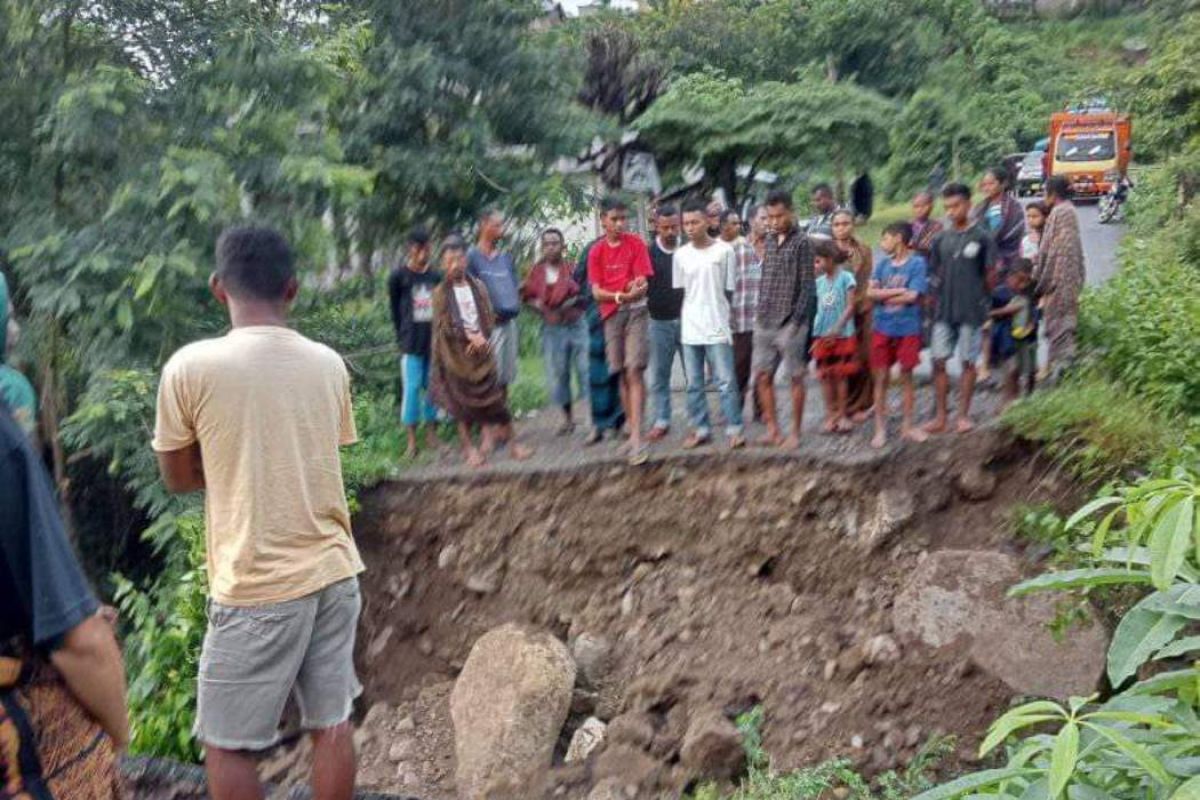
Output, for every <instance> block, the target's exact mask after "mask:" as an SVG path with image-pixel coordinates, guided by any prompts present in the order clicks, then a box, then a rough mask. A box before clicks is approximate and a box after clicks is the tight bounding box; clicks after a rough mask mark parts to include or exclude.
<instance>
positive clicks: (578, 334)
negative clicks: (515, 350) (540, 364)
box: [542, 317, 588, 408]
mask: <svg viewBox="0 0 1200 800" xmlns="http://www.w3.org/2000/svg"><path fill="white" fill-rule="evenodd" d="M542 355H543V357H544V358H545V359H546V390H547V391H548V392H549V393H550V401H551V402H552V403H554V405H556V406H558V407H560V408H561V407H562V406H566V405H570V403H571V370H572V368H574V371H575V379H576V380H577V381H578V382H579V396H580V397H582V396H583V395H584V394H585V393H586V392H587V388H588V329H587V320H586V319H584V318H583V317H580V318H579V319H577V320H576V321H574V322H568V323H567V324H565V325H548V324H546V325H542Z"/></svg>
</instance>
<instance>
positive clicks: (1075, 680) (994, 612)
mask: <svg viewBox="0 0 1200 800" xmlns="http://www.w3.org/2000/svg"><path fill="white" fill-rule="evenodd" d="M1020 579H1021V569H1020V562H1019V561H1018V560H1017V559H1015V558H1013V557H1011V556H1008V555H1004V554H1003V553H996V552H991V551H984V550H944V551H941V552H937V553H932V554H930V556H929V557H928V558H926V559H925V560H924V561H923V562H921V564H920V565H919V566H918V567H917V569H916V570H915V571H914V572H913V574H912V576H911V578H910V579H909V580H908V583H907V584H906V585H905V587H904V589H903V590H902V591H901V593H900V595H899V596H898V597H897V598H896V603H895V607H894V609H893V613H892V621H893V624H894V626H895V629H896V631H897V632H899V633H900V634H901V635H902V636H907V637H909V638H911V639H915V640H917V641H920V642H921V643H923V644H925V645H928V646H930V647H934V648H942V647H947V646H950V645H952V644H955V643H962V642H966V643H967V645H968V648H969V650H968V652H969V654H970V659H971V660H972V661H973V662H974V663H975V664H976V665H978V666H979V667H980V668H981V669H983V670H985V671H986V672H988V673H989V674H991V675H993V676H994V677H996V678H999V679H1000V680H1002V681H1004V682H1005V683H1006V684H1007V685H1008V686H1009V687H1011V688H1012V689H1013V690H1014V691H1016V692H1018V693H1020V694H1025V695H1036V696H1045V697H1054V698H1058V699H1060V700H1065V699H1067V698H1068V697H1071V696H1087V695H1089V694H1091V693H1092V692H1094V691H1095V689H1096V684H1097V683H1098V681H1099V679H1100V677H1101V675H1102V674H1103V672H1104V659H1105V652H1106V650H1107V647H1108V635H1107V632H1106V631H1105V630H1104V629H1103V627H1102V626H1101V625H1100V624H1098V623H1093V624H1091V625H1088V626H1086V627H1081V626H1076V627H1072V628H1070V629H1068V630H1067V631H1066V632H1065V634H1064V635H1063V636H1062V637H1061V640H1060V639H1056V638H1055V636H1054V634H1053V633H1052V632H1051V631H1050V629H1049V625H1050V623H1051V622H1052V621H1053V620H1054V619H1055V617H1056V616H1057V608H1056V605H1055V600H1054V598H1053V597H1052V596H1048V595H1037V594H1035V595H1029V596H1026V597H1008V596H1007V594H1006V592H1007V590H1008V589H1009V587H1011V586H1012V585H1014V584H1015V583H1017V582H1018V581H1019V580H1020Z"/></svg>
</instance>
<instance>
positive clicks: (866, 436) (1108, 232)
mask: <svg viewBox="0 0 1200 800" xmlns="http://www.w3.org/2000/svg"><path fill="white" fill-rule="evenodd" d="M1079 218H1080V227H1081V233H1082V235H1083V242H1084V253H1085V256H1086V258H1087V277H1088V284H1089V285H1096V284H1100V283H1103V282H1104V281H1106V280H1108V278H1110V277H1112V275H1113V274H1114V273H1115V272H1116V269H1117V247H1118V245H1119V244H1120V240H1121V236H1122V235H1123V233H1124V228H1123V226H1121V225H1101V224H1100V223H1099V221H1098V220H1097V209H1096V205H1095V204H1094V203H1093V204H1087V205H1081V206H1079ZM877 255H878V254H877ZM1041 357H1042V358H1044V357H1045V353H1042V354H1041ZM921 362H922V363H921V366H920V367H919V368H918V370H917V377H918V380H922V381H928V379H929V376H930V373H931V366H930V359H929V351H928V350H926V351H925V352H923V353H922V354H921ZM956 371H957V370H956V367H955V366H954V364H953V363H952V364H951V372H952V373H953V372H956ZM672 388H673V389H674V391H673V401H672V405H673V411H674V414H673V417H674V419H673V420H672V432H671V436H670V437H669V438H668V439H666V440H664V441H663V442H661V443H659V444H658V445H656V446H655V447H654V448H653V450H652V457H653V458H654V459H655V460H658V459H660V458H667V457H674V456H678V455H680V454H681V453H683V452H684V451H682V450H681V448H680V444H681V442H682V440H683V437H684V435H685V433H686V430H687V420H686V417H685V416H684V411H683V407H684V394H683V388H684V380H683V373H682V370H681V369H680V368H678V367H677V368H676V374H675V376H674V379H673V380H672ZM781 388H782V387H781ZM785 392H786V390H785V391H784V392H781V393H780V395H779V400H780V407H781V409H780V410H781V411H782V412H784V415H785V416H786V412H787V409H786V405H787V403H786V393H785ZM930 395H931V392H930V390H929V389H928V388H923V389H921V390H919V392H918V403H917V405H918V409H917V414H918V416H919V417H922V418H927V417H928V416H929V415H931V414H932V408H931V404H932V398H931V396H930ZM708 397H709V409H710V413H713V412H715V411H716V410H717V396H716V393H715V392H711V391H710V392H709V395H708ZM808 398H809V399H808V404H807V406H806V408H805V414H804V423H805V424H804V427H805V430H806V431H808V432H809V433H808V434H807V435H806V436H805V443H804V445H803V448H802V450H801V453H802V455H803V456H805V457H808V458H815V459H820V460H822V461H823V462H825V463H828V462H839V463H861V462H863V461H871V460H873V459H874V458H877V457H879V456H880V455H886V454H887V452H888V451H887V450H885V451H884V453H883V454H879V453H876V452H875V451H873V450H872V449H871V448H870V447H869V441H870V437H871V426H870V425H863V426H860V428H859V430H857V431H855V432H853V433H851V434H849V435H846V436H835V437H831V436H822V435H819V434H817V433H815V431H816V430H817V428H818V426H819V425H820V420H821V418H822V417H823V414H824V408H823V404H822V402H821V388H820V384H819V383H818V382H817V381H816V380H815V379H812V378H810V380H809V392H808ZM999 399H1000V398H999V397H998V395H997V394H996V392H995V391H994V389H992V388H990V387H981V389H980V391H979V393H978V396H977V398H976V403H975V408H974V411H975V414H974V415H973V416H975V417H976V419H978V420H980V421H986V420H989V419H991V418H994V416H995V412H996V409H997V407H998V405H999ZM898 402H899V396H898V394H896V393H895V392H893V397H892V403H893V405H895V404H898ZM951 402H952V403H953V400H952V401H951ZM897 410H898V409H897ZM558 421H559V418H558V415H557V414H556V413H554V412H553V411H542V412H538V413H536V414H534V415H532V416H530V417H529V418H526V419H524V420H520V421H519V422H518V431H519V434H520V436H521V439H522V440H523V441H526V442H528V443H529V444H531V445H533V446H534V448H535V449H536V453H535V455H534V458H533V459H532V460H530V461H527V462H514V461H512V460H510V459H508V458H507V457H506V456H505V455H504V454H503V453H500V454H498V455H497V456H496V457H495V458H494V460H493V463H492V464H489V465H488V466H487V467H485V468H484V470H483V472H485V473H491V472H502V473H513V472H517V473H539V472H543V471H546V470H557V469H571V468H574V467H578V466H581V465H583V464H588V463H620V462H621V458H620V456H619V454H618V452H617V449H616V443H612V442H607V441H606V442H604V443H602V444H600V445H597V446H594V447H584V446H583V443H582V437H583V431H582V429H581V430H580V432H577V433H576V434H575V435H574V436H573V437H571V438H559V437H557V436H555V435H554V429H555V428H556V427H557V426H558ZM714 421H715V420H714ZM781 421H782V422H784V424H785V425H789V424H790V423H789V422H788V421H787V420H786V419H784V420H781ZM749 433H750V435H751V437H754V436H758V435H759V434H760V433H761V429H760V428H759V427H758V426H751V427H750V430H749ZM896 446H897V444H896V441H895V431H893V440H892V443H891V444H890V445H889V450H890V449H891V448H892V447H896ZM712 449H715V448H712ZM712 449H710V448H705V449H702V450H700V451H698V452H700V453H703V452H711V451H712ZM755 452H758V453H763V452H764V451H762V450H756V449H754V448H751V450H750V451H747V453H746V454H745V457H754V453H755ZM468 471H469V470H467V469H466V468H465V467H464V465H463V464H462V460H461V458H460V457H459V455H458V453H457V452H456V451H449V450H447V451H444V452H442V453H440V454H438V455H436V456H431V457H424V458H421V459H420V460H419V462H418V463H417V464H415V465H405V466H404V467H402V468H401V470H400V471H399V472H398V474H397V477H400V478H402V479H405V480H430V479H440V478H447V477H452V476H455V475H461V474H463V473H464V472H468Z"/></svg>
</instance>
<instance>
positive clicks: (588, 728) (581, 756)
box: [563, 717, 608, 764]
mask: <svg viewBox="0 0 1200 800" xmlns="http://www.w3.org/2000/svg"><path fill="white" fill-rule="evenodd" d="M607 728H608V726H606V725H605V724H604V723H603V722H601V721H600V720H598V719H596V718H595V717H588V718H587V719H585V720H584V721H583V724H582V725H580V726H579V728H577V729H576V731H575V733H574V734H573V735H572V736H571V744H570V746H569V747H568V748H567V755H566V757H565V758H563V761H565V762H566V763H567V764H575V763H577V762H580V761H586V760H587V757H588V756H590V755H591V754H592V752H593V751H594V750H595V749H596V748H597V747H599V746H600V745H602V744H604V738H605V734H606V732H607Z"/></svg>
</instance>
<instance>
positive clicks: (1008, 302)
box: [990, 258, 1037, 405]
mask: <svg viewBox="0 0 1200 800" xmlns="http://www.w3.org/2000/svg"><path fill="white" fill-rule="evenodd" d="M990 316H991V319H992V368H993V369H999V368H1000V366H1002V365H1003V364H1009V365H1010V366H1009V369H1008V371H1007V372H1006V373H1005V375H1004V403H1005V405H1008V404H1009V403H1011V402H1012V401H1014V400H1016V399H1017V395H1018V394H1020V389H1021V379H1022V378H1024V379H1025V393H1026V394H1031V393H1032V392H1033V387H1034V384H1035V383H1036V381H1037V377H1036V374H1037V309H1036V308H1035V307H1034V303H1033V262H1031V261H1030V260H1029V259H1026V258H1022V259H1019V260H1018V261H1017V263H1016V266H1014V267H1013V269H1012V271H1011V272H1009V274H1008V277H1007V278H1006V279H1005V283H1004V285H1003V286H998V287H996V291H995V292H993V293H992V312H991V314H990Z"/></svg>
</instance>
